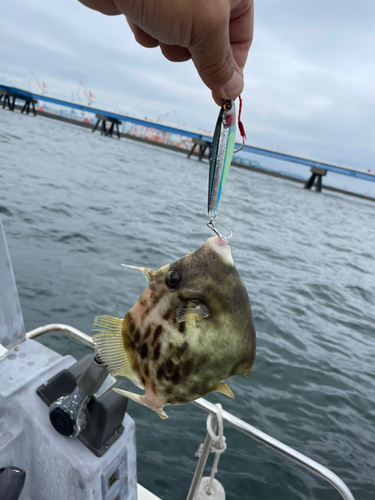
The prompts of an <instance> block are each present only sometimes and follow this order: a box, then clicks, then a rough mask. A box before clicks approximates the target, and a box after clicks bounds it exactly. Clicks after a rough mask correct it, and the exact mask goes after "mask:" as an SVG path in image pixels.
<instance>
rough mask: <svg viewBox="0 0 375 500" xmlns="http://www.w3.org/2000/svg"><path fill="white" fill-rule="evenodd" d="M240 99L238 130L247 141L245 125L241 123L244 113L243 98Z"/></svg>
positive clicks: (239, 97)
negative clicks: (242, 113)
mask: <svg viewBox="0 0 375 500" xmlns="http://www.w3.org/2000/svg"><path fill="white" fill-rule="evenodd" d="M238 99H239V100H240V109H239V110H238V129H239V131H240V134H241V137H242V138H243V139H244V140H245V141H246V140H247V137H246V133H245V127H244V126H243V123H242V121H241V112H242V98H241V96H240V95H239V96H238Z"/></svg>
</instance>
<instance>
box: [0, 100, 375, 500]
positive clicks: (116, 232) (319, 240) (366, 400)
mask: <svg viewBox="0 0 375 500" xmlns="http://www.w3.org/2000/svg"><path fill="white" fill-rule="evenodd" d="M207 178H208V164H207V161H203V162H199V161H197V160H196V159H195V158H191V159H189V160H188V159H187V158H186V157H185V155H183V154H181V153H176V152H171V151H166V150H163V149H161V148H158V147H155V146H152V145H146V144H142V143H139V142H135V141H131V140H127V139H123V138H122V139H121V140H117V139H114V138H113V139H110V138H108V137H104V136H100V134H99V133H95V134H92V133H91V132H90V131H89V130H87V129H81V128H79V127H76V126H73V125H68V124H65V123H60V122H56V121H54V120H49V119H46V118H43V117H40V116H38V117H33V116H24V115H20V113H18V112H17V111H15V112H13V113H12V112H9V111H8V110H0V213H1V217H2V220H3V224H4V227H5V232H6V235H7V239H8V245H9V250H10V254H11V258H12V262H13V267H14V273H15V277H16V281H17V285H18V290H19V295H20V300H21V305H22V310H23V315H24V321H25V326H26V330H31V329H33V328H36V327H38V326H41V325H45V324H47V323H66V324H69V325H72V326H74V327H75V328H78V329H80V330H82V331H84V332H86V333H90V331H91V328H92V320H93V318H94V316H95V315H101V314H110V315H114V316H118V317H123V316H124V315H125V313H126V312H127V311H128V310H129V308H130V307H131V306H132V305H133V304H134V302H135V301H136V300H137V298H138V296H139V295H140V293H141V292H142V290H143V288H144V286H145V282H144V278H143V277H142V275H141V274H139V273H136V272H135V271H132V270H130V269H125V268H123V267H121V264H122V263H126V264H132V265H140V266H145V267H150V268H154V269H157V268H159V267H161V266H162V265H164V264H167V263H169V262H172V261H174V260H176V259H178V258H180V257H182V256H183V255H185V254H187V253H188V252H191V251H193V250H194V249H196V248H197V247H198V246H200V245H202V244H203V243H204V241H205V240H206V239H207V238H208V237H210V236H212V235H213V234H212V232H211V231H210V230H209V229H208V228H207V226H206V223H207V217H206V198H207V183H208V181H207ZM374 219H375V204H373V203H372V202H370V201H366V200H359V199H355V198H352V197H349V196H345V195H340V194H333V193H330V192H324V191H323V192H322V193H320V194H318V193H315V192H313V191H307V190H304V189H302V187H301V185H299V184H295V183H292V182H289V181H286V180H282V179H276V178H273V177H269V176H266V175H262V174H257V173H254V172H248V171H245V170H241V169H236V168H232V170H231V172H230V174H229V177H228V180H227V183H226V186H225V189H224V193H223V196H222V200H221V202H220V205H219V209H218V217H217V227H218V228H219V229H220V230H222V231H223V232H224V233H225V231H226V230H225V228H224V226H228V227H230V228H231V230H232V231H233V233H234V235H233V238H232V240H231V249H232V254H233V258H234V261H235V264H236V266H237V269H238V272H239V273H240V275H241V277H242V279H243V281H244V283H245V285H246V288H247V290H248V293H249V296H250V300H251V303H252V311H253V319H254V324H255V328H256V331H257V355H256V361H255V365H254V369H253V373H252V375H251V376H250V377H249V378H247V377H232V378H231V379H230V380H229V385H230V386H231V388H232V389H233V391H234V393H235V394H236V398H235V400H234V401H232V400H230V399H228V398H226V397H225V396H222V395H220V394H213V395H210V396H208V399H209V400H210V401H212V402H220V403H221V404H222V405H223V407H224V408H225V409H226V410H228V411H229V412H232V413H233V414H235V415H237V416H238V417H240V418H242V419H243V420H245V421H247V422H249V423H250V424H252V425H254V426H255V427H258V428H259V429H261V430H262V431H264V432H266V433H268V434H270V435H271V436H273V437H275V438H277V439H279V440H281V441H283V442H284V443H286V444H288V445H289V446H291V447H293V448H295V449H296V450H298V451H300V452H302V453H304V454H306V455H307V456H308V457H310V458H312V459H314V460H317V461H318V462H320V463H322V464H324V465H325V466H327V467H329V468H330V469H332V470H333V471H334V472H335V473H336V474H338V475H339V476H340V477H341V478H342V479H343V480H344V481H345V482H346V483H347V485H348V486H349V487H350V489H351V490H352V492H353V493H354V495H355V497H356V498H357V499H360V500H372V499H373V498H374V497H375V407H374V402H375V373H374V368H375V331H374V324H375V307H374V305H375V225H374ZM223 279H224V277H223ZM41 341H42V342H43V343H45V344H46V345H48V346H50V347H51V348H53V349H55V350H57V351H58V352H60V353H61V354H67V353H70V354H72V355H74V356H75V357H77V358H80V357H82V356H83V355H84V354H86V353H87V352H90V350H89V348H87V347H84V346H82V345H80V344H79V343H77V342H75V341H72V340H69V339H67V337H64V336H62V335H57V334H51V335H49V336H46V337H44V338H41ZM128 387H129V388H130V387H131V384H129V386H128ZM128 412H129V414H130V415H131V416H132V417H133V418H134V419H135V421H136V426H137V445H138V480H139V482H140V483H141V484H143V485H144V486H146V487H147V488H149V489H150V490H151V491H153V492H154V493H156V494H157V495H159V496H160V497H161V498H163V499H168V500H181V499H183V498H185V497H186V494H187V491H188V488H189V484H190V481H191V478H192V475H193V472H194V468H195V464H196V458H195V457H194V453H195V451H196V450H197V448H198V446H199V444H200V443H201V442H202V441H203V439H204V435H205V425H206V424H205V420H206V414H204V413H203V412H202V411H201V410H199V409H198V408H196V407H195V406H193V405H191V404H189V405H184V406H180V407H170V408H167V413H168V415H169V417H170V418H169V420H165V421H163V420H161V419H160V418H159V417H158V416H157V415H156V414H155V413H153V412H152V411H150V410H149V409H148V408H145V407H142V406H140V405H137V404H136V403H133V402H132V401H130V402H129V404H128ZM225 435H226V437H227V444H228V448H227V450H226V452H225V453H224V455H223V456H222V458H221V459H220V464H219V471H218V474H217V478H218V480H219V481H220V482H221V483H222V484H223V485H224V487H225V488H226V491H227V498H228V499H231V500H244V499H249V500H251V499H256V500H270V499H277V500H284V499H285V500H286V499H288V500H291V499H329V500H332V499H334V498H340V497H339V495H338V494H337V493H336V491H335V490H334V489H333V488H332V487H331V486H330V485H329V484H328V483H326V482H324V481H323V480H321V479H318V478H315V476H312V475H311V474H309V473H307V472H306V471H304V470H302V469H301V468H300V467H299V466H297V465H295V464H293V463H291V462H289V461H287V460H286V459H285V458H283V457H282V456H281V455H279V454H277V453H276V452H275V451H272V450H269V449H267V448H265V447H263V446H261V445H259V444H257V443H255V442H254V441H252V440H251V439H249V438H247V437H245V436H244V435H241V434H239V433H238V432H236V431H234V430H233V429H231V428H230V427H228V426H226V427H225ZM210 460H212V458H210ZM209 472H210V469H209V468H208V469H207V470H206V475H208V474H209Z"/></svg>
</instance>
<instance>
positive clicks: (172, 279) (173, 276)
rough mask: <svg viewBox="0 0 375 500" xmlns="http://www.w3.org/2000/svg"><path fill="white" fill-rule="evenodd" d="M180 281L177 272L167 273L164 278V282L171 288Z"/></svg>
mask: <svg viewBox="0 0 375 500" xmlns="http://www.w3.org/2000/svg"><path fill="white" fill-rule="evenodd" d="M180 279H181V276H180V275H179V273H178V272H177V271H168V272H167V275H166V277H165V282H166V284H167V285H168V286H169V287H171V288H173V287H174V286H176V285H178V284H179V282H180Z"/></svg>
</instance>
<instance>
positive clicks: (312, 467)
mask: <svg viewBox="0 0 375 500" xmlns="http://www.w3.org/2000/svg"><path fill="white" fill-rule="evenodd" d="M55 331H60V332H63V333H66V334H67V335H68V336H69V337H71V338H74V339H76V340H78V341H80V342H82V343H83V344H86V345H87V346H90V347H93V341H92V338H91V337H90V336H89V335H87V334H86V333H83V332H81V331H80V330H77V329H76V328H73V327H71V326H69V325H63V324H59V323H53V324H50V325H45V326H41V327H39V328H35V330H31V331H30V332H28V333H26V338H27V339H34V338H36V337H39V336H40V335H43V334H45V333H49V332H55ZM193 403H194V404H195V405H196V406H198V407H199V408H201V409H202V410H204V411H206V412H208V413H212V414H214V415H215V416H216V414H217V410H216V407H215V405H213V404H212V403H210V402H209V401H207V400H206V399H204V398H199V399H197V400H196V401H194V402H193ZM222 417H223V420H224V421H225V422H227V423H228V424H229V425H230V426H232V427H233V428H234V429H236V430H238V431H239V432H242V433H243V434H245V435H246V436H248V437H250V438H252V439H254V440H255V441H258V442H259V443H262V444H264V445H265V446H267V447H268V448H272V449H273V450H275V451H276V452H278V453H280V454H281V455H283V456H284V457H286V458H287V459H289V460H291V461H292V462H295V463H297V464H298V465H301V466H302V467H304V468H305V469H307V470H308V471H309V472H312V473H313V474H316V475H317V476H319V477H321V478H322V479H325V480H326V481H328V482H329V483H330V484H331V485H332V486H334V487H335V488H336V490H337V491H338V492H339V493H340V495H341V497H342V498H344V499H345V500H355V499H354V496H353V494H352V493H351V491H350V490H349V488H348V487H347V486H346V484H345V483H344V481H342V480H341V479H340V478H339V477H338V476H337V475H336V474H335V473H334V472H332V471H331V470H330V469H328V468H327V467H325V466H324V465H321V464H320V463H318V462H316V461H315V460H312V459H311V458H309V457H307V456H306V455H303V454H302V453H300V452H298V451H297V450H294V449H293V448H291V447H290V446H287V445H286V444H284V443H282V442H281V441H278V440H277V439H275V438H273V437H272V436H269V435H268V434H266V433H265V432H262V431H261V430H259V429H257V428H256V427H253V426H252V425H250V424H248V423H247V422H245V421H244V420H241V419H240V418H238V417H236V416H235V415H232V414H231V413H229V412H227V411H225V410H223V411H222ZM202 474H203V470H202V471H200V472H199V474H198V475H197V474H194V477H193V481H192V485H191V487H190V490H189V494H188V497H187V500H193V499H194V497H195V493H196V489H197V487H198V486H199V481H200V479H201V477H202Z"/></svg>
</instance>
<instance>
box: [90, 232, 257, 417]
mask: <svg viewBox="0 0 375 500" xmlns="http://www.w3.org/2000/svg"><path fill="white" fill-rule="evenodd" d="M140 270H141V271H142V272H143V273H144V274H146V276H148V277H149V284H148V286H147V287H146V289H145V290H144V292H143V293H142V294H141V296H140V298H139V299H138V301H137V302H136V303H135V305H134V306H133V307H132V309H131V310H130V311H129V312H128V313H127V314H126V316H125V318H124V320H123V321H122V342H123V346H124V348H125V352H126V355H127V359H128V361H129V363H130V366H131V370H132V372H133V374H134V376H135V377H136V379H137V381H138V383H139V384H137V385H140V386H142V387H144V389H145V394H144V395H143V396H137V395H133V396H137V397H136V398H133V399H136V400H137V401H138V402H140V403H142V404H145V405H146V406H149V407H150V408H151V409H153V410H155V411H157V412H158V413H159V414H160V415H161V416H163V415H165V414H164V412H163V410H162V408H163V406H165V405H168V404H183V403H187V402H189V401H193V400H195V399H197V398H199V397H201V396H204V395H205V394H207V393H209V392H212V391H215V390H218V391H220V392H224V393H226V394H227V395H231V396H232V393H231V391H230V389H229V388H228V387H227V386H226V385H225V384H223V383H222V381H223V380H225V379H227V378H229V377H230V376H231V375H249V373H250V371H251V368H252V365H253V363H254V358H255V330H254V326H253V322H252V318H251V307H250V301H249V298H248V294H247V291H246V288H245V286H244V284H243V282H242V280H241V278H240V276H239V274H238V272H237V270H236V268H235V266H234V264H233V260H232V257H231V252H230V247H229V245H227V244H226V243H225V242H223V241H222V240H221V239H220V238H218V237H214V238H209V239H208V240H207V242H206V243H205V244H204V245H202V246H201V247H200V248H198V249H197V250H195V251H194V252H192V253H190V254H188V255H186V256H185V257H182V258H181V259H179V260H177V261H176V262H174V263H172V264H170V265H167V266H164V267H162V268H160V269H159V270H158V271H150V270H145V269H143V268H140ZM98 326H101V325H100V324H98ZM101 331H102V335H101V337H100V340H99V339H97V340H95V337H96V336H95V337H94V342H95V345H96V346H97V351H98V353H99V355H100V356H101V357H102V359H103V360H104V361H105V362H106V363H107V364H108V366H109V369H110V371H111V372H112V374H114V373H113V371H114V370H111V361H110V360H109V359H108V358H107V359H106V356H105V355H104V350H103V349H102V348H101V347H102V345H103V342H105V338H104V337H103V334H105V331H103V330H101ZM126 376H127V375H126ZM128 378H130V377H128ZM133 381H134V380H133ZM135 383H136V381H135ZM124 392H126V391H124ZM129 394H131V393H127V394H126V395H128V396H129ZM130 397H131V396H130Z"/></svg>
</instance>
